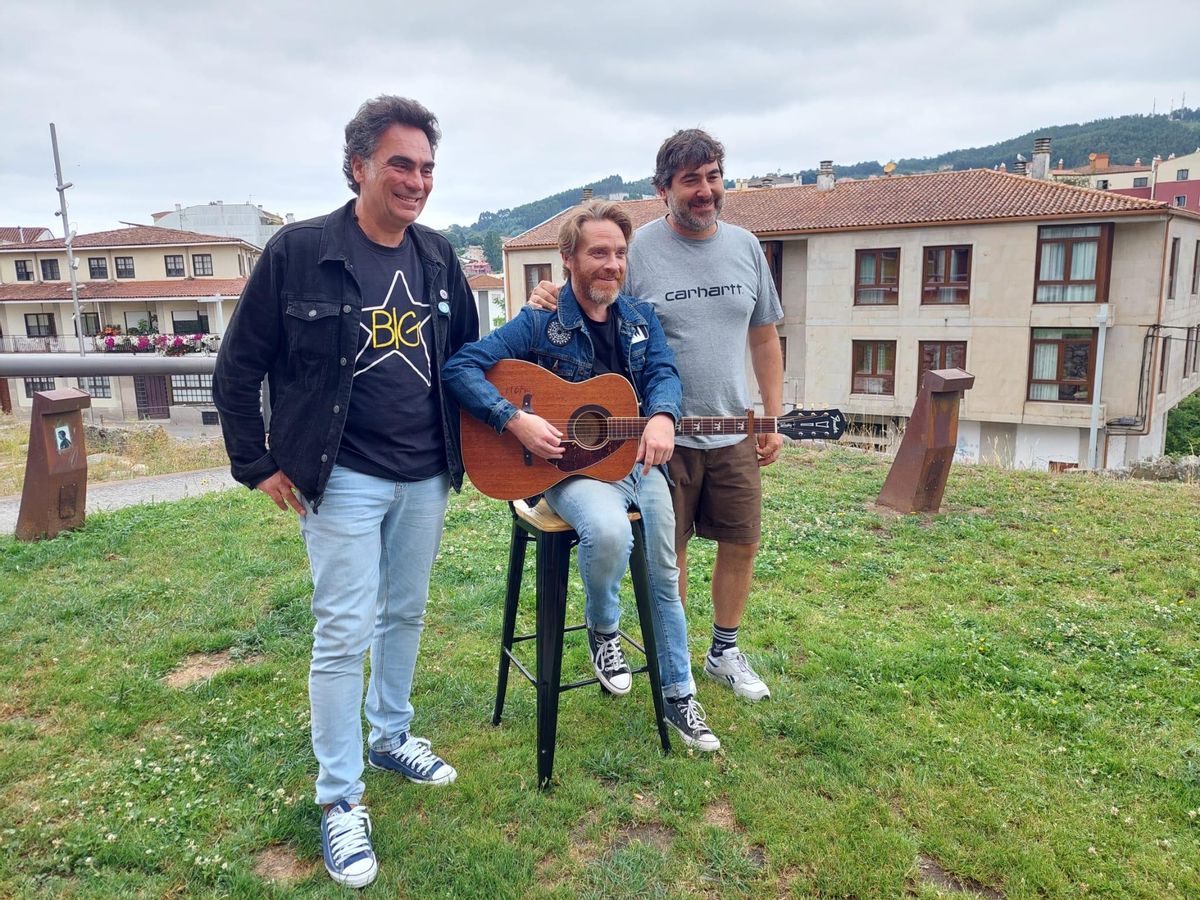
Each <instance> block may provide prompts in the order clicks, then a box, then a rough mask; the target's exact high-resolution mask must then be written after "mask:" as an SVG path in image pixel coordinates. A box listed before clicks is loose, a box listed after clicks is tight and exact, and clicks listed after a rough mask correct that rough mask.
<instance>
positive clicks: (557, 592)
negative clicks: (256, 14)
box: [492, 498, 671, 788]
mask: <svg viewBox="0 0 1200 900" xmlns="http://www.w3.org/2000/svg"><path fill="white" fill-rule="evenodd" d="M509 506H510V508H511V509H512V516H513V525H512V542H511V544H510V545H509V554H508V579H507V586H506V590H505V597H504V623H503V626H502V634H501V638H500V671H499V673H498V675H497V678H496V708H495V711H494V712H493V714H492V724H493V725H499V724H500V720H501V716H502V714H503V712H504V697H505V694H506V693H507V690H508V673H509V668H510V667H512V666H515V667H516V669H517V671H518V672H520V673H521V674H522V675H523V676H525V678H526V679H527V680H528V681H529V682H530V683H532V684H533V685H534V687H536V689H537V747H538V787H540V788H546V787H548V786H549V784H550V778H551V776H552V775H553V772H554V748H555V740H556V737H557V731H558V698H559V695H560V694H562V693H563V692H564V691H569V690H573V689H575V688H579V687H585V686H587V685H590V684H599V683H600V681H599V679H597V678H595V677H592V678H584V679H581V680H579V681H572V682H569V683H566V684H564V683H563V682H562V680H561V679H562V650H563V635H564V634H565V633H566V632H568V631H582V630H584V629H586V627H587V626H586V625H585V624H580V625H566V623H565V618H566V607H567V576H568V572H569V569H570V560H571V548H572V547H574V546H575V545H577V544H578V543H579V535H577V534H576V533H575V531H574V529H572V528H571V526H570V525H568V524H567V523H566V522H565V521H563V520H562V518H561V517H559V515H558V514H557V513H556V512H555V511H554V510H553V509H552V508H551V506H550V504H548V503H547V502H546V500H545V499H544V498H543V499H541V500H539V501H538V502H537V503H536V504H535V505H533V506H530V505H529V504H528V503H527V502H525V501H524V500H516V501H513V502H512V503H510V504H509ZM629 522H630V525H631V527H632V529H633V552H632V553H631V554H630V556H629V572H630V575H631V576H632V579H633V593H634V597H635V598H636V600H637V610H638V621H639V624H640V626H641V632H642V643H641V644H640V645H639V644H638V643H637V642H636V641H634V640H633V639H632V638H631V637H630V636H629V635H628V634H626V633H625V632H624V631H620V632H619V633H620V635H621V637H622V638H623V639H624V640H625V642H626V643H628V644H630V645H631V646H632V647H634V648H635V649H636V650H638V651H640V652H641V653H643V654H644V655H645V657H646V662H645V664H644V665H642V666H639V667H637V668H634V669H632V670H631V671H632V672H633V674H635V675H636V674H640V673H642V672H644V673H646V674H647V675H648V676H649V678H650V693H651V696H652V697H653V699H654V714H655V718H656V721H657V724H658V736H659V741H660V742H661V744H662V749H663V752H666V751H668V750H670V748H671V743H670V738H669V737H668V735H667V725H666V721H665V720H664V718H663V715H664V702H663V695H662V682H661V680H660V678H659V671H658V655H657V650H656V646H655V636H654V617H653V615H652V611H651V606H650V604H651V603H653V602H654V601H653V598H652V597H651V595H650V576H649V572H648V570H647V564H646V546H645V540H646V539H645V531H644V528H643V525H642V515H641V513H640V512H638V511H637V510H632V511H630V513H629ZM531 543H532V544H533V545H534V548H535V550H536V553H537V563H536V568H535V581H536V588H535V593H536V601H537V614H536V615H537V622H536V625H535V631H534V633H533V634H524V635H517V634H515V631H516V622H517V605H518V603H519V601H520V597H521V578H522V574H523V572H524V568H525V550H526V547H527V546H528V545H529V544H531ZM530 640H532V641H535V642H536V647H537V651H536V652H537V661H536V674H531V673H530V672H529V670H528V669H527V668H526V667H525V666H524V664H522V662H521V661H520V660H519V659H518V658H517V657H516V656H515V655H514V653H513V645H514V644H518V643H521V642H522V641H530ZM601 689H603V686H601Z"/></svg>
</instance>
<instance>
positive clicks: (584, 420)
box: [568, 406, 608, 450]
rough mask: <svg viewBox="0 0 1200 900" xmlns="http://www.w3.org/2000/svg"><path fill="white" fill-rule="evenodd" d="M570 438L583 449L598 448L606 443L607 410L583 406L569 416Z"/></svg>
mask: <svg viewBox="0 0 1200 900" xmlns="http://www.w3.org/2000/svg"><path fill="white" fill-rule="evenodd" d="M568 436H569V437H570V439H571V440H572V441H574V442H575V443H576V444H577V445H578V446H580V447H583V448H584V449H585V450H598V449H599V448H600V447H603V446H604V445H605V444H607V443H608V410H606V409H603V408H601V407H599V406H585V407H582V408H581V409H579V410H577V411H576V413H575V415H573V416H572V417H571V427H570V429H569V435H568Z"/></svg>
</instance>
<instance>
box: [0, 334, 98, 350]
mask: <svg viewBox="0 0 1200 900" xmlns="http://www.w3.org/2000/svg"><path fill="white" fill-rule="evenodd" d="M64 351H71V352H74V353H78V352H79V343H78V341H76V339H75V338H74V337H70V338H67V337H60V336H59V335H56V334H52V335H50V336H48V337H27V336H26V335H20V334H6V335H4V336H3V337H0V353H62V352H64Z"/></svg>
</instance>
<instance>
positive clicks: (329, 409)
mask: <svg viewBox="0 0 1200 900" xmlns="http://www.w3.org/2000/svg"><path fill="white" fill-rule="evenodd" d="M353 207H354V201H353V200H351V201H350V202H349V203H347V204H346V205H345V206H343V207H341V208H340V209H337V210H335V211H334V212H332V213H330V214H329V215H327V216H321V217H319V218H316V219H309V220H308V221H305V222H297V223H295V224H292V225H288V226H286V227H284V228H282V229H280V231H279V232H278V233H277V234H276V235H274V236H273V237H272V238H271V240H270V241H268V242H267V246H266V248H265V249H264V250H263V254H262V258H261V259H259V261H258V263H257V265H256V266H255V267H254V271H253V272H252V273H251V275H250V278H249V280H248V281H247V282H246V286H245V288H244V289H243V290H242V297H241V300H240V301H239V302H238V306H237V310H236V311H235V312H234V315H233V319H232V321H231V322H230V323H229V328H228V330H227V331H226V332H225V336H224V338H223V340H222V341H221V351H220V354H219V355H218V356H217V366H216V371H215V373H214V374H213V401H214V402H215V403H216V406H217V409H218V410H219V412H220V414H221V429H222V431H223V433H224V435H225V447H226V449H227V450H228V452H229V459H230V462H231V463H232V470H233V477H234V478H236V479H237V480H238V481H240V482H242V483H243V484H245V485H246V486H247V487H254V486H255V485H257V484H258V483H259V482H261V481H262V480H263V479H265V478H268V477H270V476H271V475H273V474H275V472H277V471H280V470H282V471H283V472H284V474H286V475H287V477H288V478H290V479H291V480H292V483H294V484H295V485H296V487H297V488H299V489H300V491H301V492H302V493H303V494H304V496H305V497H306V498H307V499H308V500H309V502H310V503H312V504H313V506H314V508H315V507H318V506H319V505H320V502H321V495H322V494H323V493H324V491H325V485H326V483H327V482H328V480H329V473H330V472H331V471H332V470H333V464H334V461H335V460H336V459H337V453H338V447H339V446H340V445H341V441H342V429H343V428H344V427H345V424H346V412H347V409H348V407H349V405H350V392H351V387H352V383H353V378H354V358H355V355H356V354H357V352H358V346H359V341H360V334H361V330H360V328H359V321H360V319H361V318H362V294H361V291H360V289H359V285H358V281H357V279H356V278H355V275H354V270H353V267H352V266H351V265H350V263H349V261H348V259H347V255H348V248H347V246H346V228H347V227H348V226H349V223H350V220H351V216H352V214H353ZM405 239H406V240H409V239H411V240H412V241H413V244H414V246H415V247H416V250H417V254H418V255H419V257H420V259H421V265H422V268H423V269H424V273H425V291H426V299H427V301H428V302H429V304H430V308H431V311H432V314H433V335H434V341H433V354H434V359H433V360H431V362H433V364H434V371H437V370H438V368H440V366H441V364H442V363H444V362H445V361H446V359H448V358H449V357H450V356H451V355H453V353H454V352H455V351H456V350H458V349H459V348H460V347H462V346H463V345H464V344H466V343H467V342H468V341H473V340H475V339H476V338H477V337H478V336H479V317H478V312H477V310H476V307H475V301H474V298H473V297H472V295H471V290H470V288H469V287H468V286H467V281H466V278H464V277H463V273H462V269H461V268H460V267H459V264H458V257H457V256H456V255H455V253H454V250H453V248H451V246H450V244H449V242H448V241H447V240H446V239H445V238H444V237H443V236H442V235H440V234H438V233H437V232H436V231H433V230H432V229H429V228H426V227H424V226H423V225H417V224H413V225H410V226H408V229H407V231H406V232H405ZM264 375H265V376H266V377H267V380H268V385H269V388H270V400H271V430H270V445H269V447H268V444H267V435H266V433H265V429H264V426H263V417H262V413H261V409H260V400H259V385H260V383H261V382H262V379H263V376H264ZM436 390H437V391H438V397H439V399H440V401H441V412H442V437H443V439H444V442H445V446H446V467H447V469H448V471H449V473H450V480H451V483H452V484H453V485H454V489H455V490H459V489H460V488H461V487H462V458H461V456H460V453H459V433H458V407H457V405H456V404H455V403H454V402H453V399H452V398H450V397H449V396H447V394H446V392H445V391H444V390H443V389H442V385H441V382H440V380H439V381H438V383H437V385H436Z"/></svg>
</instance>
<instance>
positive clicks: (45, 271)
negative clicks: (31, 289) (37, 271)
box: [42, 259, 62, 281]
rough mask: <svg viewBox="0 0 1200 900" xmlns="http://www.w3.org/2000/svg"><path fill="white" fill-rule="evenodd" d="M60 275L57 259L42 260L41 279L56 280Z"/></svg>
mask: <svg viewBox="0 0 1200 900" xmlns="http://www.w3.org/2000/svg"><path fill="white" fill-rule="evenodd" d="M61 277H62V276H61V275H59V274H58V260H57V259H43V260H42V281H58V280H60V279H61Z"/></svg>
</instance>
